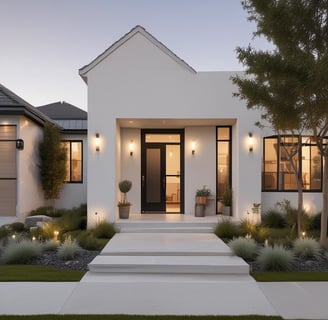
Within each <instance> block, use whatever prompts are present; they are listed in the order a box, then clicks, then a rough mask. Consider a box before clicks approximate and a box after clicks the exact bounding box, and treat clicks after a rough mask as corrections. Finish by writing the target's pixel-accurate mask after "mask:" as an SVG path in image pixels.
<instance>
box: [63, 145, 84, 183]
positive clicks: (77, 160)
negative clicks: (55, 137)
mask: <svg viewBox="0 0 328 320" xmlns="http://www.w3.org/2000/svg"><path fill="white" fill-rule="evenodd" d="M62 143H63V144H64V145H65V148H66V168H67V173H66V179H65V182H73V183H82V182H83V156H82V155H83V141H81V140H77V141H73V140H72V141H62Z"/></svg>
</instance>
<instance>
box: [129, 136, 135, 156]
mask: <svg viewBox="0 0 328 320" xmlns="http://www.w3.org/2000/svg"><path fill="white" fill-rule="evenodd" d="M129 151H130V156H131V157H132V156H133V151H134V143H133V140H131V142H130V144H129Z"/></svg>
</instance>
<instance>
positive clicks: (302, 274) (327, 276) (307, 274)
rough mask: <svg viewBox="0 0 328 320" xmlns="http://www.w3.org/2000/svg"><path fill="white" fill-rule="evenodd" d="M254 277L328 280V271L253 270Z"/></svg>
mask: <svg viewBox="0 0 328 320" xmlns="http://www.w3.org/2000/svg"><path fill="white" fill-rule="evenodd" d="M251 275H252V277H253V278H254V279H255V280H256V281H259V282H278V281H285V282H286V281H289V282H294V281H299V282H301V281H328V272H315V271H295V272H281V271H279V272H252V273H251Z"/></svg>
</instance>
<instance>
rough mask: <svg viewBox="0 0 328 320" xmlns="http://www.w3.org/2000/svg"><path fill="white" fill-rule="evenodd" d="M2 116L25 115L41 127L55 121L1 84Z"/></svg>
mask: <svg viewBox="0 0 328 320" xmlns="http://www.w3.org/2000/svg"><path fill="white" fill-rule="evenodd" d="M0 114H4V115H24V116H26V117H28V118H30V119H32V120H34V121H35V122H37V123H39V124H41V125H43V124H44V123H45V122H51V123H53V121H52V120H51V119H50V118H48V117H47V116H46V115H45V114H43V113H42V112H40V111H39V110H38V109H37V108H35V107H33V106H32V105H31V104H29V103H28V102H26V101H25V100H23V99H22V98H20V97H19V96H17V95H16V94H15V93H13V92H12V91H10V90H9V89H8V88H6V87H5V86H3V85H2V84H0Z"/></svg>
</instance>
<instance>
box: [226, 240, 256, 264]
mask: <svg viewBox="0 0 328 320" xmlns="http://www.w3.org/2000/svg"><path fill="white" fill-rule="evenodd" d="M228 245H229V247H230V249H231V250H232V252H233V253H234V254H235V255H236V256H238V257H240V258H243V259H245V260H253V259H254V258H255V257H256V255H257V251H258V247H257V243H256V242H255V241H254V240H253V239H247V238H241V237H240V238H237V239H234V240H231V241H230V242H229V243H228Z"/></svg>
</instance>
